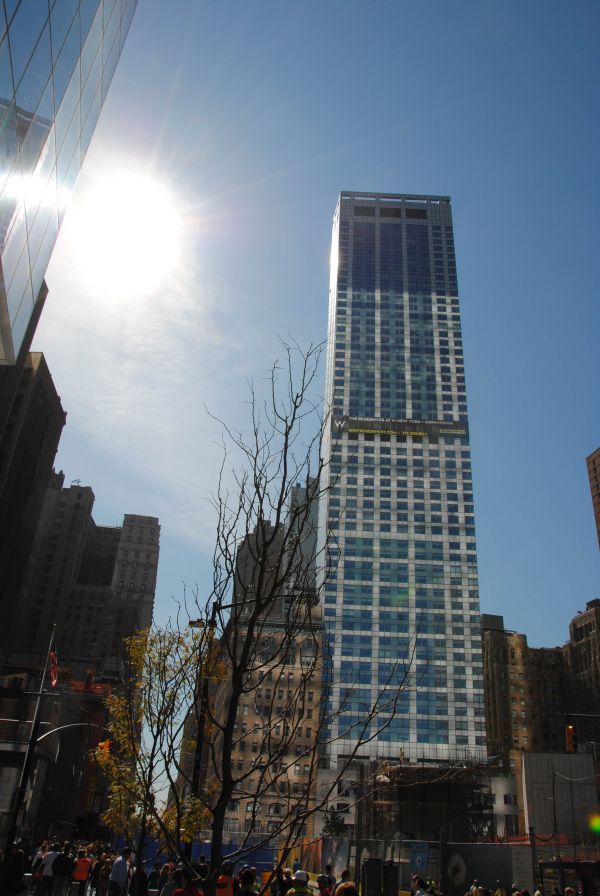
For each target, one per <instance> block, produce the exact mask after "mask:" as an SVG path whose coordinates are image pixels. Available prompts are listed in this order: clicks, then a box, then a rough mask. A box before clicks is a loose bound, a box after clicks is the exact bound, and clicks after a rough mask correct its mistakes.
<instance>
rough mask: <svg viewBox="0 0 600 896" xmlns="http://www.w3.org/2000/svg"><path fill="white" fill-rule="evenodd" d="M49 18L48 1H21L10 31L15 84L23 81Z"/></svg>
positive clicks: (9, 37)
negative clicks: (24, 73)
mask: <svg viewBox="0 0 600 896" xmlns="http://www.w3.org/2000/svg"><path fill="white" fill-rule="evenodd" d="M7 11H8V10H7ZM47 18H48V3H47V0H21V5H20V6H19V9H18V10H17V13H16V15H15V17H14V19H13V21H12V23H11V26H10V28H9V30H8V39H9V41H10V49H11V54H12V63H13V72H14V77H15V84H18V83H19V81H20V80H21V77H22V75H23V72H24V71H25V68H26V67H27V63H28V62H29V59H30V58H31V52H32V49H33V47H35V45H36V43H37V39H38V37H39V36H40V34H41V33H42V29H43V27H44V25H45V23H46V20H47Z"/></svg>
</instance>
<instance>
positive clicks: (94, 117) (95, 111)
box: [81, 85, 102, 159]
mask: <svg viewBox="0 0 600 896" xmlns="http://www.w3.org/2000/svg"><path fill="white" fill-rule="evenodd" d="M101 107H102V97H101V92H100V85H98V88H97V90H96V93H95V96H94V99H93V100H92V105H91V107H90V111H89V113H88V117H87V120H86V122H85V124H84V125H83V127H82V129H81V158H82V159H84V158H85V154H86V152H87V148H88V146H89V144H90V140H91V139H92V134H93V133H94V129H95V127H96V122H97V121H98V118H99V116H100V109H101Z"/></svg>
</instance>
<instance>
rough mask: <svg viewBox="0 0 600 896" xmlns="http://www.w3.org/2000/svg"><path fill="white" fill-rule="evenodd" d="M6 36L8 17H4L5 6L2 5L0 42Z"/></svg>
mask: <svg viewBox="0 0 600 896" xmlns="http://www.w3.org/2000/svg"><path fill="white" fill-rule="evenodd" d="M5 34H6V16H5V15H4V6H3V4H2V3H0V40H2V39H3V37H4V35H5Z"/></svg>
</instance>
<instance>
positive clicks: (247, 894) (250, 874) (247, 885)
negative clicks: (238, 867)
mask: <svg viewBox="0 0 600 896" xmlns="http://www.w3.org/2000/svg"><path fill="white" fill-rule="evenodd" d="M255 882H256V877H255V874H254V871H253V870H252V868H242V871H241V872H240V889H239V890H238V891H237V896H255V894H256V890H255V889H254V884H255Z"/></svg>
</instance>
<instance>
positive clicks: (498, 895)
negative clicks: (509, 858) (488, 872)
mask: <svg viewBox="0 0 600 896" xmlns="http://www.w3.org/2000/svg"><path fill="white" fill-rule="evenodd" d="M493 896H507V893H506V890H505V889H504V887H503V886H502V881H501V880H497V881H496V889H495V890H494V894H493Z"/></svg>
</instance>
